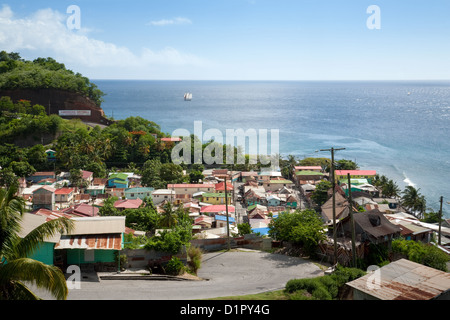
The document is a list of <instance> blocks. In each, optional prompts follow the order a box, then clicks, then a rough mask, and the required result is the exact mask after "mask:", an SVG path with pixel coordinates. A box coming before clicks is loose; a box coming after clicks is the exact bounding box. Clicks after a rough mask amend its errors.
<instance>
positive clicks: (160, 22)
mask: <svg viewBox="0 0 450 320" xmlns="http://www.w3.org/2000/svg"><path fill="white" fill-rule="evenodd" d="M173 24H192V21H191V20H189V19H188V18H181V17H177V18H174V19H170V20H167V19H162V20H158V21H150V22H149V23H148V25H152V26H159V27H160V26H167V25H173Z"/></svg>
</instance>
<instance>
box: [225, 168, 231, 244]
mask: <svg viewBox="0 0 450 320" xmlns="http://www.w3.org/2000/svg"><path fill="white" fill-rule="evenodd" d="M223 181H224V187H225V209H226V210H225V211H226V214H227V240H228V250H230V249H231V248H230V218H229V217H228V192H227V177H226V176H225V179H224V180H223Z"/></svg>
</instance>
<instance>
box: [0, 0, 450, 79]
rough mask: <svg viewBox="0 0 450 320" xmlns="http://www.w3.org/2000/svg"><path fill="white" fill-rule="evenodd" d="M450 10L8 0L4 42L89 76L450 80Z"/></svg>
mask: <svg viewBox="0 0 450 320" xmlns="http://www.w3.org/2000/svg"><path fill="white" fill-rule="evenodd" d="M0 1H1V0H0ZM430 2H431V4H430ZM70 5H76V6H78V7H79V9H80V19H79V21H80V26H81V28H80V29H72V30H71V29H69V28H68V27H67V19H69V18H70V16H71V14H73V13H72V12H69V13H67V8H68V7H69V6H70ZM370 5H377V6H378V7H379V8H380V18H381V20H380V21H381V23H380V27H381V28H380V29H373V30H372V29H369V28H368V27H367V25H366V21H367V20H368V19H369V17H371V14H369V13H367V12H366V11H367V8H368V7H369V6H370ZM449 12H450V1H448V0H434V1H415V0H409V1H406V0H395V1H392V0H389V1H386V0H370V1H366V0H340V1H338V0H309V1H306V0H278V1H274V0H183V1H181V0H179V1H178V0H177V1H175V0H150V1H135V0H128V1H115V0H91V1H84V0H83V1H75V0H72V1H62V0H58V1H56V0H54V1H30V0H29V1H23V0H14V1H11V0H10V1H2V2H0V48H1V49H2V50H6V51H15V52H19V53H20V54H21V56H22V57H23V58H26V59H34V58H36V57H48V56H50V57H53V58H55V59H56V60H58V61H60V62H63V63H65V65H66V67H68V68H70V69H72V70H74V71H76V72H80V73H82V74H83V75H86V76H88V77H90V78H92V79H177V80H178V79H180V80H184V79H186V80H191V79H193V80H422V79H425V80H428V79H432V80H435V79H449V78H450V59H449V58H448V53H449V52H450V19H448V18H447V16H448V14H449Z"/></svg>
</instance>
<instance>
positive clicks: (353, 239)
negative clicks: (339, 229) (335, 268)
mask: <svg viewBox="0 0 450 320" xmlns="http://www.w3.org/2000/svg"><path fill="white" fill-rule="evenodd" d="M347 179H348V187H347V190H348V202H349V210H350V222H351V228H352V260H353V267H354V268H356V245H355V220H354V219H353V202H352V187H351V184H350V180H351V179H350V173H347Z"/></svg>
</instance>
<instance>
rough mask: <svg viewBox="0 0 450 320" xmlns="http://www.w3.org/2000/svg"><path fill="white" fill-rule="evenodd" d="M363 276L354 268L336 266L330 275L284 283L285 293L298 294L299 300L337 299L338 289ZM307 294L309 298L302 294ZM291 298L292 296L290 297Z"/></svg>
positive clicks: (360, 271)
mask: <svg viewBox="0 0 450 320" xmlns="http://www.w3.org/2000/svg"><path fill="white" fill-rule="evenodd" d="M364 275H365V272H364V271H362V270H360V269H356V268H344V267H342V266H339V265H338V266H337V267H336V270H335V272H334V273H333V274H331V275H325V276H321V277H316V278H311V279H309V278H308V279H292V280H289V281H288V282H287V283H286V286H285V292H286V293H289V294H292V293H295V292H299V293H300V294H298V295H297V297H298V298H299V299H311V300H333V299H337V298H338V297H339V291H340V289H341V288H342V287H343V286H344V285H345V284H346V283H347V282H349V281H353V280H355V279H358V278H359V277H362V276H364ZM304 292H307V293H309V294H310V297H308V296H307V295H305V294H304ZM291 298H292V295H291Z"/></svg>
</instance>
